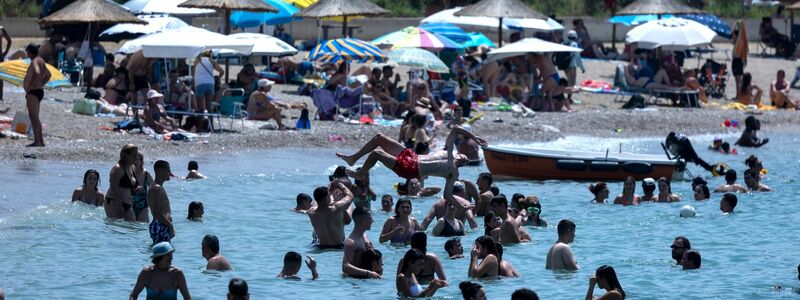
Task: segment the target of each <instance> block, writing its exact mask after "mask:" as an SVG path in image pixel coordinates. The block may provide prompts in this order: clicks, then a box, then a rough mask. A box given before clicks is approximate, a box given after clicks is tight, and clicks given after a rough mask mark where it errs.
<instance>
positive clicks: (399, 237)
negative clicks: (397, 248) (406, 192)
mask: <svg viewBox="0 0 800 300" xmlns="http://www.w3.org/2000/svg"><path fill="white" fill-rule="evenodd" d="M411 209H412V206H411V200H409V199H408V198H403V199H400V200H397V203H396V204H395V205H394V213H395V215H394V216H393V217H389V218H388V219H386V222H385V223H383V230H381V237H380V239H379V240H380V242H381V243H384V242H386V241H391V243H392V244H408V243H410V242H411V235H412V234H414V232H415V231H418V230H422V226H420V225H419V223H418V222H417V219H415V218H414V217H412V216H411V211H412V210H411Z"/></svg>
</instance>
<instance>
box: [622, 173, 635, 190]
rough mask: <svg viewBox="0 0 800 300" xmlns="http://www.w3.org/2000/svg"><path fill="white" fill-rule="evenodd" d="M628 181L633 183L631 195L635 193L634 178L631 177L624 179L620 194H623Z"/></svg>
mask: <svg viewBox="0 0 800 300" xmlns="http://www.w3.org/2000/svg"><path fill="white" fill-rule="evenodd" d="M628 181H633V187H632V190H631V193H635V192H636V178H633V176H628V177H625V181H624V182H623V183H622V192H623V193H625V184H626V183H627V182H628Z"/></svg>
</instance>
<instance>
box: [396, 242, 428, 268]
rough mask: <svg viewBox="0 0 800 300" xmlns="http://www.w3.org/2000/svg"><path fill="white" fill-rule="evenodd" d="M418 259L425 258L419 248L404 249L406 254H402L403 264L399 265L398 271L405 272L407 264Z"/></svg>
mask: <svg viewBox="0 0 800 300" xmlns="http://www.w3.org/2000/svg"><path fill="white" fill-rule="evenodd" d="M420 259H422V260H425V253H423V252H422V251H420V250H419V249H414V248H411V249H409V250H408V251H406V254H405V255H403V264H402V265H400V273H404V274H405V273H406V271H407V270H408V266H409V265H411V264H413V263H414V262H416V261H418V260H420Z"/></svg>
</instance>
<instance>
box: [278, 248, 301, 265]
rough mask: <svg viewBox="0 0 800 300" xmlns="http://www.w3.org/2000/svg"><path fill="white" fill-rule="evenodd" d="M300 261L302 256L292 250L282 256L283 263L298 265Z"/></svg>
mask: <svg viewBox="0 0 800 300" xmlns="http://www.w3.org/2000/svg"><path fill="white" fill-rule="evenodd" d="M302 262H303V257H302V256H300V253H297V252H294V251H289V252H286V255H284V256H283V264H284V265H299V264H300V263H302Z"/></svg>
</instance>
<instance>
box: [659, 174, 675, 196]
mask: <svg viewBox="0 0 800 300" xmlns="http://www.w3.org/2000/svg"><path fill="white" fill-rule="evenodd" d="M658 181H659V182H661V181H663V182H664V184H666V185H667V190H668V191H669V193H670V194H671V193H672V184H671V183H670V182H669V179H667V177H661V178H659V179H658Z"/></svg>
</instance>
